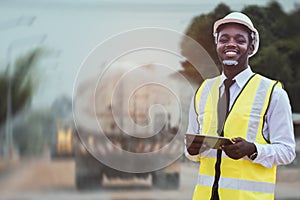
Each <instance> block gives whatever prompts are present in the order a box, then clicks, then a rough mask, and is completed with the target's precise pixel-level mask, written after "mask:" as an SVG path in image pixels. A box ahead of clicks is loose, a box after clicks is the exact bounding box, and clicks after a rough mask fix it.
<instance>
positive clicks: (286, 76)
mask: <svg viewBox="0 0 300 200" xmlns="http://www.w3.org/2000/svg"><path fill="white" fill-rule="evenodd" d="M229 12H231V10H230V8H229V7H228V6H227V5H225V4H219V5H218V6H217V7H216V8H215V9H214V10H213V11H212V12H210V13H208V14H202V15H200V16H196V17H195V18H194V19H193V20H192V22H191V24H190V25H189V27H188V28H187V30H186V35H188V36H189V37H191V38H193V39H194V40H196V41H197V42H199V43H200V44H201V45H202V46H203V47H204V48H205V49H206V51H207V52H208V53H209V54H210V56H211V57H212V59H213V60H214V61H215V63H216V64H217V65H218V66H219V67H220V66H221V65H220V63H219V60H218V57H217V55H216V53H215V45H214V41H213V36H212V27H213V23H214V22H215V21H216V20H217V19H220V18H223V17H224V16H225V15H226V14H228V13H229ZM241 12H243V13H245V14H247V15H248V16H249V17H250V18H251V20H252V22H253V24H254V25H255V27H256V28H257V30H258V32H259V34H260V49H259V51H258V53H257V54H256V55H255V56H254V57H253V58H251V59H250V65H251V68H252V69H253V71H255V72H258V73H261V74H263V75H265V76H267V77H270V78H272V79H277V80H279V81H281V82H282V83H283V84H284V86H285V89H286V90H287V92H288V94H289V96H290V100H291V104H292V107H293V111H294V112H300V104H299V102H300V95H299V91H300V66H299V65H300V56H299V55H300V23H299V19H300V10H296V11H293V12H291V13H285V12H284V11H283V10H282V8H281V5H280V4H279V3H278V2H276V1H270V3H269V4H268V5H267V6H265V7H260V6H256V5H251V6H247V7H245V8H244V9H243V10H242V11H241ZM181 48H182V54H183V56H186V57H187V58H188V55H189V52H190V51H191V50H189V47H188V45H185V44H184V41H182V44H181ZM182 66H183V70H182V71H181V73H182V74H183V75H185V76H186V77H187V78H188V79H189V80H190V81H191V82H194V83H197V84H198V85H199V84H200V83H201V82H202V78H201V77H200V75H198V73H197V72H196V71H195V69H194V67H193V66H191V64H189V63H188V62H187V61H186V62H183V63H182Z"/></svg>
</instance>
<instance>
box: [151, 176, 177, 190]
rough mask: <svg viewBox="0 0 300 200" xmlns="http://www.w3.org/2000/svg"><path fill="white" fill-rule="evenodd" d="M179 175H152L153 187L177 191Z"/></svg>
mask: <svg viewBox="0 0 300 200" xmlns="http://www.w3.org/2000/svg"><path fill="white" fill-rule="evenodd" d="M179 182H180V180H179V173H170V174H169V173H161V172H154V173H153V174H152V185H153V187H154V188H157V189H163V190H165V189H170V190H175V189H178V188H179Z"/></svg>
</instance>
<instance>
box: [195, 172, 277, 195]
mask: <svg viewBox="0 0 300 200" xmlns="http://www.w3.org/2000/svg"><path fill="white" fill-rule="evenodd" d="M214 179H215V177H214V176H207V175H199V176H198V180H197V184H198V185H203V186H212V185H213V182H214ZM219 188H227V189H234V190H246V191H252V192H264V193H271V194H273V192H274V190H275V184H274V183H263V182H257V181H249V180H242V179H238V180H236V179H234V180H233V179H232V178H225V177H221V178H220V181H219Z"/></svg>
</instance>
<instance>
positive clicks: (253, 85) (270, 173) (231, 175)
mask: <svg viewBox="0 0 300 200" xmlns="http://www.w3.org/2000/svg"><path fill="white" fill-rule="evenodd" d="M220 81H221V77H220V76H218V77H216V78H213V79H208V80H206V81H204V82H203V84H202V85H201V87H200V88H199V89H198V91H197V93H196V95H195V111H196V113H197V116H198V118H197V120H198V123H199V127H200V126H201V127H202V128H201V133H200V134H204V135H217V127H218V117H217V115H218V113H217V105H218V99H219V85H220ZM276 85H278V86H279V87H281V84H280V83H279V82H276V81H273V80H270V79H267V78H265V77H263V76H260V75H258V74H255V75H253V76H252V77H251V78H250V79H249V80H248V82H247V83H246V85H245V86H244V88H243V89H242V91H241V93H240V94H239V95H238V97H237V98H236V100H235V102H234V103H233V106H232V108H231V110H230V111H229V114H228V117H227V119H226V121H225V124H224V137H229V138H233V137H242V138H244V139H246V140H247V141H249V142H256V143H259V144H268V143H269V142H268V140H267V139H265V138H264V136H263V134H262V131H263V124H264V116H265V114H266V112H267V110H268V106H269V103H270V98H271V94H272V91H273V89H274V87H275V86H276ZM216 155H217V150H214V149H211V150H209V152H207V154H205V156H201V157H200V156H199V161H200V167H199V173H198V181H197V185H196V188H195V191H194V196H193V199H195V200H206V199H207V200H209V199H210V197H211V193H212V186H213V183H214V178H215V164H216V160H217V157H216ZM220 169H221V174H220V179H219V182H218V183H219V184H218V186H219V188H218V192H219V197H220V200H227V199H228V200H231V199H239V200H240V199H241V200H250V199H258V200H262V199H263V200H266V199H274V190H275V181H276V166H274V167H272V168H266V167H264V166H262V165H260V164H256V163H253V162H252V161H251V160H249V159H248V158H242V159H239V160H234V159H231V158H229V157H228V156H227V155H226V154H225V153H224V152H222V158H221V165H220Z"/></svg>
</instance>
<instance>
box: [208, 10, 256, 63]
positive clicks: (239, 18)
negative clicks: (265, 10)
mask: <svg viewBox="0 0 300 200" xmlns="http://www.w3.org/2000/svg"><path fill="white" fill-rule="evenodd" d="M227 23H237V24H242V25H244V26H246V27H247V28H248V29H249V30H250V31H252V34H251V37H252V40H253V44H254V50H253V52H252V54H250V55H249V56H250V57H251V56H253V55H254V54H255V53H256V52H257V50H258V46H259V34H258V31H257V30H256V28H254V26H253V24H252V21H251V20H250V19H249V17H248V16H247V15H245V14H243V13H240V12H232V13H230V14H228V15H226V16H225V17H224V18H223V19H219V20H218V21H216V22H215V23H214V30H213V35H214V37H215V41H217V37H218V33H217V31H218V27H219V26H220V25H222V24H227Z"/></svg>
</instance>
